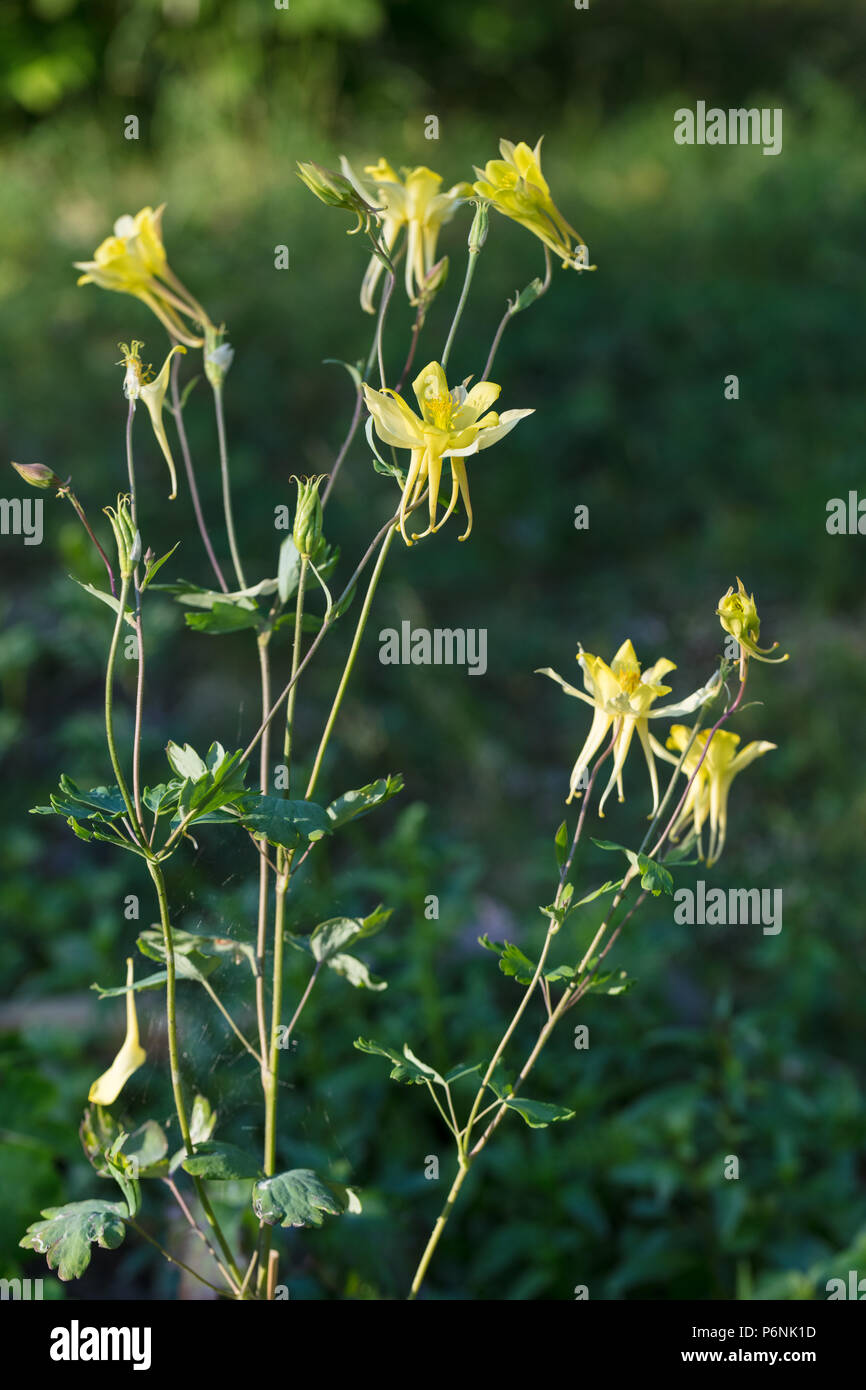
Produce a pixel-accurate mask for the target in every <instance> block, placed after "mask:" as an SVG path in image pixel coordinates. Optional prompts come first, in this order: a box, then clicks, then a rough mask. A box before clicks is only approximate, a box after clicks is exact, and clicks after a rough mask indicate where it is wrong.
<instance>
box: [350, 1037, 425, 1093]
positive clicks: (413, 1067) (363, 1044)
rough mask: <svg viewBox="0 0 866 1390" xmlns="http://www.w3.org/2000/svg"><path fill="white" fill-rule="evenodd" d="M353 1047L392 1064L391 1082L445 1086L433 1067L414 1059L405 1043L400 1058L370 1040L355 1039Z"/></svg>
mask: <svg viewBox="0 0 866 1390" xmlns="http://www.w3.org/2000/svg"><path fill="white" fill-rule="evenodd" d="M353 1046H354V1047H356V1048H357V1049H358V1051H359V1052H369V1053H370V1054H371V1055H375V1056H377V1057H385V1058H387V1060H388V1061H389V1062H393V1063H394V1064H395V1065H394V1067H393V1068H392V1070H391V1072H390V1079H391V1080H392V1081H402V1082H403V1083H404V1084H405V1085H407V1086H419V1085H424V1083H425V1082H428V1081H433V1082H435V1083H436V1084H437V1085H439V1086H444V1085H445V1078H444V1076H440V1075H439V1073H438V1071H434V1069H433V1067H429V1066H428V1065H427V1063H426V1062H422V1061H421V1060H420V1059H419V1058H418V1057H416V1056H415V1054H414V1052H412V1051H411V1049H410V1048H409V1047H408V1046H407V1044H406V1043H404V1044H403V1053H402V1056H401V1054H400V1053H399V1052H395V1051H394V1050H393V1048H390V1047H383V1046H382V1044H381V1043H377V1042H373V1041H372V1039H370V1038H356V1039H355V1042H354V1044H353Z"/></svg>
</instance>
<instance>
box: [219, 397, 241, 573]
mask: <svg viewBox="0 0 866 1390" xmlns="http://www.w3.org/2000/svg"><path fill="white" fill-rule="evenodd" d="M213 398H214V409H215V411H216V422H217V435H218V438H219V451H220V474H221V476H222V484H223V511H224V512H225V519H226V534H227V536H228V541H229V550H230V551H231V555H232V564H233V565H234V567H235V574H236V575H237V578H238V588H239V589H245V588H246V587H247V581H246V580H245V579H244V571H243V566H242V565H241V558H240V554H239V552H238V543H237V537H236V536H235V519H234V513H233V511H232V494H231V483H230V479H229V455H228V447H227V445H226V422H225V414H224V412H223V393H222V388H221V387H220V386H214V387H213Z"/></svg>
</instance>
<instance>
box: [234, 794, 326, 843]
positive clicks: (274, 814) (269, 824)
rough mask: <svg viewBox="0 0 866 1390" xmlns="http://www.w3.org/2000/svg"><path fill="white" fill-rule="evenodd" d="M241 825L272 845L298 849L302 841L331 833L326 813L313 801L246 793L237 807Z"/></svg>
mask: <svg viewBox="0 0 866 1390" xmlns="http://www.w3.org/2000/svg"><path fill="white" fill-rule="evenodd" d="M239 809H240V813H241V823H242V824H243V826H244V827H245V828H246V829H247V830H249V831H251V833H252V834H253V835H264V837H265V839H266V840H267V841H268V842H269V844H272V845H281V846H282V848H283V849H297V848H298V846H299V845H300V844H301V842H302V840H304V839H306V840H311V841H315V840H320V839H321V838H322V836H323V835H328V834H330V832H331V830H332V829H333V827H332V824H331V821H330V820H329V819H328V815H327V812H326V811H325V810H324V808H323V807H322V806H319V805H317V803H316V802H315V801H284V800H283V798H282V797H279V796H261V795H259V794H258V793H255V794H254V793H248V794H247V796H245V797H244V799H243V802H242V803H240V806H239Z"/></svg>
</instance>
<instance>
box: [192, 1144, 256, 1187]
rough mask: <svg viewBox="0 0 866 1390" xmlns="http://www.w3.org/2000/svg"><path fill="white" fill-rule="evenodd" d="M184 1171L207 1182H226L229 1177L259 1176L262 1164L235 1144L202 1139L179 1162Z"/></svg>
mask: <svg viewBox="0 0 866 1390" xmlns="http://www.w3.org/2000/svg"><path fill="white" fill-rule="evenodd" d="M180 1166H181V1168H183V1170H184V1172H186V1173H190V1174H191V1175H192V1176H193V1177H195V1178H205V1179H206V1180H207V1181H208V1182H227V1181H228V1180H229V1179H230V1178H260V1177H261V1176H262V1166H261V1164H260V1163H259V1161H258V1159H257V1158H255V1157H254V1155H252V1154H248V1153H245V1152H244V1150H243V1149H239V1148H238V1147H237V1145H235V1144H222V1143H219V1142H217V1141H215V1140H204V1141H203V1142H202V1143H200V1144H196V1145H195V1153H194V1154H193V1155H192V1156H191V1157H190V1158H184V1159H183V1160H182V1162H181V1165H180Z"/></svg>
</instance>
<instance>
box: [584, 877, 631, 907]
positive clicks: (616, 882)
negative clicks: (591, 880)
mask: <svg viewBox="0 0 866 1390" xmlns="http://www.w3.org/2000/svg"><path fill="white" fill-rule="evenodd" d="M621 887H622V879H621V878H617V879H609V880H608V881H607V883H603V884H602V885H601V887H600V888H596V889H595V891H594V892H593V893H587V895H586V897H585V898H581V899H580V901H579V902H576V903H574V904H573V905H572V906H573V908H574V907H583V905H584V903H591V902H593V900H594V899H595V898H600V897H601V895H602V893H609V892H610V891H611V889H612V888H621Z"/></svg>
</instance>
